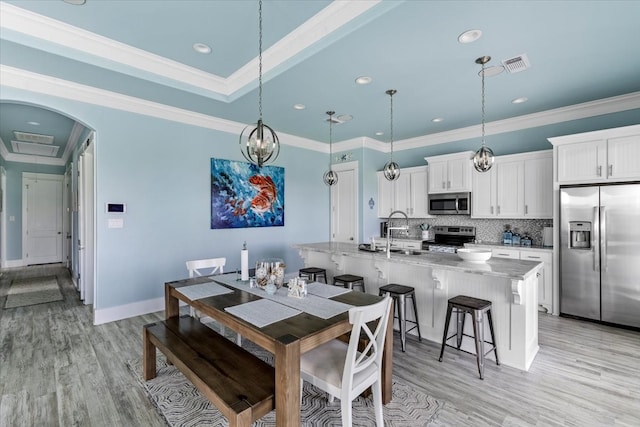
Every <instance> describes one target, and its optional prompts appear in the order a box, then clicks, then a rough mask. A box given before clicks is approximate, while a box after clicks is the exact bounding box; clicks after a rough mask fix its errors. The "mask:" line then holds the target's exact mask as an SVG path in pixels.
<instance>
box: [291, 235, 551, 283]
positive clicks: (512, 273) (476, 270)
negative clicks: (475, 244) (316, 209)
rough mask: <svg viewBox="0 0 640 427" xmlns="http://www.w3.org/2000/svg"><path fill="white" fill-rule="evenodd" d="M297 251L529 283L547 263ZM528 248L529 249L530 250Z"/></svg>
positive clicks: (337, 249) (311, 246) (325, 248)
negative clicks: (527, 280) (527, 281)
mask: <svg viewBox="0 0 640 427" xmlns="http://www.w3.org/2000/svg"><path fill="white" fill-rule="evenodd" d="M291 246H292V247H293V248H295V249H300V250H311V251H316V252H323V253H328V254H335V255H345V256H352V257H357V258H365V259H372V260H374V259H375V260H380V261H385V260H386V261H391V262H397V263H401V264H410V265H418V266H424V267H430V268H441V269H446V270H453V271H459V272H463V273H471V274H481V275H485V276H494V277H501V278H506V279H511V280H526V279H528V278H529V277H531V276H532V275H534V274H536V273H537V272H538V270H539V269H540V268H542V266H543V264H542V263H540V262H535V261H524V260H515V259H504V258H493V257H492V258H491V259H489V260H488V261H486V262H481V263H475V262H467V261H462V260H461V259H460V258H459V257H458V256H457V255H456V254H446V253H438V252H427V251H422V252H421V253H420V255H404V254H400V253H392V254H391V258H390V259H387V254H386V253H385V252H368V251H361V250H359V249H358V245H357V244H354V243H338V242H320V243H299V244H294V245H291ZM527 249H528V248H527Z"/></svg>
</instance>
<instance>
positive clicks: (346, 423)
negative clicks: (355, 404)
mask: <svg viewBox="0 0 640 427" xmlns="http://www.w3.org/2000/svg"><path fill="white" fill-rule="evenodd" d="M340 410H341V411H342V426H343V427H352V425H353V419H352V417H353V415H352V408H351V400H350V399H344V398H343V399H341V400H340Z"/></svg>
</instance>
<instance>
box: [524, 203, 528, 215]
mask: <svg viewBox="0 0 640 427" xmlns="http://www.w3.org/2000/svg"><path fill="white" fill-rule="evenodd" d="M528 213H529V206H528V205H524V214H525V215H527V214H528Z"/></svg>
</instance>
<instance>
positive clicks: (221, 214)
mask: <svg viewBox="0 0 640 427" xmlns="http://www.w3.org/2000/svg"><path fill="white" fill-rule="evenodd" d="M278 226H284V168H281V167H277V166H263V167H262V168H259V167H258V166H256V165H254V164H251V163H248V162H238V161H234V160H224V159H215V158H212V159H211V228H212V229H219V228H247V227H278Z"/></svg>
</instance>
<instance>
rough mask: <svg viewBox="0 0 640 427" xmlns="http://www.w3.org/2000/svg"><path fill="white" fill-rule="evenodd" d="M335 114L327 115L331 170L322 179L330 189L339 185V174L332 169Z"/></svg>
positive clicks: (330, 112) (329, 112)
mask: <svg viewBox="0 0 640 427" xmlns="http://www.w3.org/2000/svg"><path fill="white" fill-rule="evenodd" d="M335 113H336V112H335V111H327V115H328V116H329V120H328V122H329V170H327V171H326V172H325V173H324V175H323V177H322V179H323V181H324V183H325V184H327V185H328V186H329V187H331V186H332V185H334V184H337V183H338V174H337V173H336V172H335V171H334V170H333V169H331V158H332V156H333V150H332V149H331V145H332V144H333V115H334V114H335Z"/></svg>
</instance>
